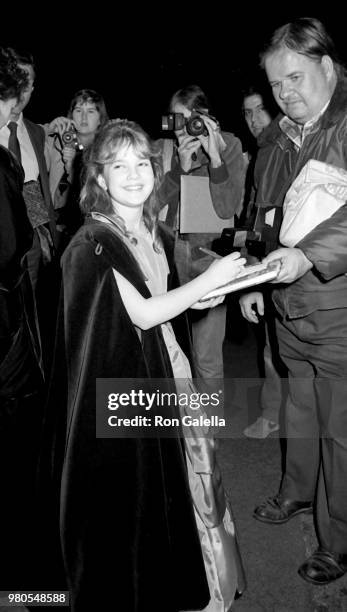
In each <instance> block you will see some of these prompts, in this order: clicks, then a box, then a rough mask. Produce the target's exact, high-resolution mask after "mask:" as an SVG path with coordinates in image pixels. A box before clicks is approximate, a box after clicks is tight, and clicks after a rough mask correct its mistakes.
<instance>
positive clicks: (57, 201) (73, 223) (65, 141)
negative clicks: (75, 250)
mask: <svg viewBox="0 0 347 612" xmlns="http://www.w3.org/2000/svg"><path fill="white" fill-rule="evenodd" d="M67 118H68V119H70V120H71V121H70V125H69V127H68V129H67V130H66V131H62V130H61V129H59V130H57V132H56V133H54V134H53V135H51V136H50V138H49V152H48V156H49V183H50V190H51V195H52V199H53V205H54V209H55V211H56V219H57V229H58V230H59V233H60V245H59V246H60V249H59V250H60V251H62V250H63V249H64V248H65V246H66V244H67V242H68V241H69V239H70V238H71V236H72V235H73V234H74V233H75V231H76V230H77V229H78V227H79V226H80V225H81V223H82V215H81V212H80V209H79V205H78V202H79V194H80V191H81V187H82V172H83V165H84V161H83V160H84V152H85V151H86V149H87V148H88V147H89V145H91V144H92V142H93V140H94V137H95V134H96V132H97V130H98V128H99V127H100V126H102V125H104V123H106V121H108V114H107V110H106V106H105V102H104V99H103V97H102V96H101V95H100V94H99V93H97V92H96V91H94V90H92V89H81V90H79V91H77V92H76V93H75V95H74V96H73V98H72V100H71V103H70V108H69V111H68V114H67ZM60 119H63V118H60ZM57 121H58V120H57ZM67 125H68V124H67Z"/></svg>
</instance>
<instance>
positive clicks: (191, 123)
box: [187, 115, 205, 136]
mask: <svg viewBox="0 0 347 612" xmlns="http://www.w3.org/2000/svg"><path fill="white" fill-rule="evenodd" d="M204 131H205V124H204V121H203V119H202V117H200V116H199V115H194V116H192V117H190V118H189V119H188V121H187V132H188V134H190V136H201V134H203V133H204Z"/></svg>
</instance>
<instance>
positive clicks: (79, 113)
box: [72, 101, 100, 134]
mask: <svg viewBox="0 0 347 612" xmlns="http://www.w3.org/2000/svg"><path fill="white" fill-rule="evenodd" d="M72 119H73V121H74V122H75V125H76V130H77V132H79V133H80V134H94V132H96V130H97V129H98V127H99V125H100V113H99V111H98V109H97V108H96V106H95V104H94V102H81V101H80V102H78V101H77V104H76V106H75V108H74V109H73V111H72Z"/></svg>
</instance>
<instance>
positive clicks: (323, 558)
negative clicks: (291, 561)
mask: <svg viewBox="0 0 347 612" xmlns="http://www.w3.org/2000/svg"><path fill="white" fill-rule="evenodd" d="M346 572H347V555H341V554H339V553H334V552H329V551H328V550H323V549H321V548H318V550H316V551H315V552H314V553H313V555H311V557H310V558H309V559H307V561H305V562H304V563H303V564H302V565H300V567H299V569H298V574H299V575H300V576H301V578H303V579H304V580H306V581H307V582H312V584H329V582H332V581H333V580H337V578H341V576H343V575H344V574H345V573H346Z"/></svg>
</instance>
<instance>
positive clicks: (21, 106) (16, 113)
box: [11, 64, 35, 119]
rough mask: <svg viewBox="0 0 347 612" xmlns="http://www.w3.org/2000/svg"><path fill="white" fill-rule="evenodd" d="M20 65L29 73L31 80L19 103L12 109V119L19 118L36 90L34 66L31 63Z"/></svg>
mask: <svg viewBox="0 0 347 612" xmlns="http://www.w3.org/2000/svg"><path fill="white" fill-rule="evenodd" d="M18 66H19V68H21V69H22V70H25V72H26V73H27V74H28V77H29V82H28V86H27V88H26V89H25V90H24V91H23V93H22V95H21V97H20V99H19V101H18V103H17V104H16V106H15V107H14V109H13V111H12V114H11V118H12V119H18V117H19V115H20V113H21V112H22V111H23V110H24V109H25V107H26V105H27V104H28V102H29V100H30V98H31V94H32V93H33V90H34V81H35V73H34V69H33V67H32V66H30V65H29V64H18Z"/></svg>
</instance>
